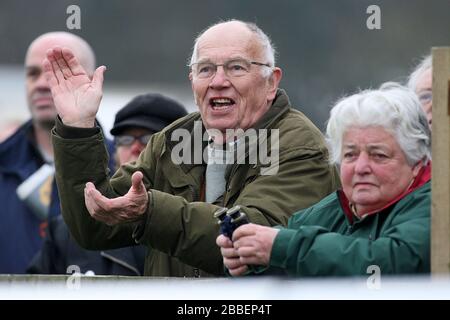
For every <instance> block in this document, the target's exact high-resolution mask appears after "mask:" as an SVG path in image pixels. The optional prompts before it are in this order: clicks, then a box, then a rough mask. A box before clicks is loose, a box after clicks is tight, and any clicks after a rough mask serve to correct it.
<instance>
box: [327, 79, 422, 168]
mask: <svg viewBox="0 0 450 320" xmlns="http://www.w3.org/2000/svg"><path fill="white" fill-rule="evenodd" d="M368 127H382V128H384V129H385V130H386V131H387V132H389V133H390V134H392V136H393V137H394V138H395V139H396V141H397V143H398V144H399V146H400V148H401V149H402V150H403V152H404V154H405V156H406V160H407V162H408V164H409V165H410V166H414V165H415V164H417V163H418V162H419V161H423V163H424V164H426V163H427V162H428V161H429V160H431V132H430V129H429V127H428V122H427V117H426V115H425V112H424V111H423V109H422V107H421V105H420V102H419V100H418V98H417V96H416V94H415V93H414V92H413V91H412V90H410V89H408V88H407V87H404V86H402V85H400V84H398V83H395V82H387V83H384V84H383V85H381V87H380V88H379V89H378V90H364V91H361V92H359V93H357V94H354V95H352V96H349V97H345V98H343V99H341V100H340V101H338V102H337V104H336V105H335V106H334V107H333V109H332V110H331V114H330V119H329V121H328V125H327V131H326V133H327V142H328V144H329V147H330V152H331V161H332V163H335V164H340V163H341V159H342V144H343V141H342V140H343V137H344V134H345V133H346V131H347V130H349V129H350V128H368Z"/></svg>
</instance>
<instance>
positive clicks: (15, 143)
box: [0, 120, 113, 274]
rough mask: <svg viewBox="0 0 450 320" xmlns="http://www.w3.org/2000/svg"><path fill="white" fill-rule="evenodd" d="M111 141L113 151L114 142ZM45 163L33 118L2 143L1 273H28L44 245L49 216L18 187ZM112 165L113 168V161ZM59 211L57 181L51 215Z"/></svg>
mask: <svg viewBox="0 0 450 320" xmlns="http://www.w3.org/2000/svg"><path fill="white" fill-rule="evenodd" d="M107 143H108V149H109V150H110V152H113V144H112V142H110V141H108V142H107ZM44 163H45V162H44V159H43V158H42V156H41V154H40V152H39V151H38V149H37V144H36V141H35V139H34V134H33V126H32V123H31V120H30V121H28V122H26V123H25V124H23V125H22V126H21V127H20V128H19V129H18V130H17V131H16V132H15V133H14V134H13V135H12V136H10V137H9V138H8V139H7V140H5V141H4V142H3V143H1V144H0V221H1V223H0V273H19V274H20V273H25V271H26V267H27V266H28V264H29V263H30V261H31V259H32V258H33V256H34V255H35V254H36V252H37V251H38V250H39V249H40V248H41V245H42V241H43V239H44V236H45V230H46V227H47V220H41V219H39V218H38V217H37V216H36V215H35V214H34V213H33V211H32V210H31V209H29V208H28V207H27V205H26V204H25V203H24V202H22V200H20V199H19V198H18V196H17V194H16V189H17V187H18V186H19V185H20V184H21V183H22V182H23V181H24V180H26V179H27V178H28V177H29V176H30V175H32V174H33V173H34V172H35V171H36V170H38V169H39V168H40V167H41V166H42V165H43V164H44ZM109 165H110V168H113V164H112V163H111V162H110V163H109ZM59 213H60V209H59V198H58V191H57V188H56V184H55V182H54V181H53V183H52V188H51V196H50V205H49V213H48V217H50V218H51V217H54V216H56V215H58V214H59Z"/></svg>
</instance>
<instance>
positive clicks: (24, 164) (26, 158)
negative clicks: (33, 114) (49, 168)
mask: <svg viewBox="0 0 450 320" xmlns="http://www.w3.org/2000/svg"><path fill="white" fill-rule="evenodd" d="M43 163H44V160H43V159H42V156H41V154H40V152H39V150H38V148H37V146H36V140H35V138H34V131H33V124H32V121H31V120H29V121H27V122H25V123H24V124H23V125H22V126H21V127H20V128H19V129H18V130H17V131H16V132H15V133H14V134H13V135H12V136H10V137H9V138H8V139H6V140H5V141H4V142H3V143H1V144H0V171H1V172H4V173H13V174H17V175H19V176H20V177H21V178H22V179H25V178H26V177H28V176H29V175H30V174H31V173H33V172H34V171H36V166H39V165H42V164H43Z"/></svg>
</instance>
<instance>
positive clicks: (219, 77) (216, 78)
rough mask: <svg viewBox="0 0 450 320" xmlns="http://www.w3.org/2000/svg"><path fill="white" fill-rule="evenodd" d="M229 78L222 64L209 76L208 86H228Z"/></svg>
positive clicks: (215, 87)
mask: <svg viewBox="0 0 450 320" xmlns="http://www.w3.org/2000/svg"><path fill="white" fill-rule="evenodd" d="M230 84H231V83H230V79H229V78H228V76H227V74H226V73H225V69H224V67H223V66H217V69H216V72H215V73H214V75H213V76H212V78H211V82H210V83H209V87H210V88H214V89H217V88H222V87H228V86H230Z"/></svg>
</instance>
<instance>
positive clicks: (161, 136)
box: [152, 112, 201, 154]
mask: <svg viewBox="0 0 450 320" xmlns="http://www.w3.org/2000/svg"><path fill="white" fill-rule="evenodd" d="M195 121H201V116H200V113H199V112H193V113H189V114H187V115H186V116H184V117H182V118H180V119H177V120H176V121H174V122H172V123H171V124H170V125H168V126H167V127H165V128H164V129H162V130H161V131H159V132H157V133H155V134H154V135H153V137H152V140H153V142H152V149H153V150H154V151H158V150H159V151H162V150H163V149H164V147H165V145H166V142H167V141H170V140H171V138H172V135H173V133H174V131H176V130H187V132H191V131H192V130H193V128H194V123H195ZM157 153H158V152H157ZM158 154H159V153H158Z"/></svg>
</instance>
